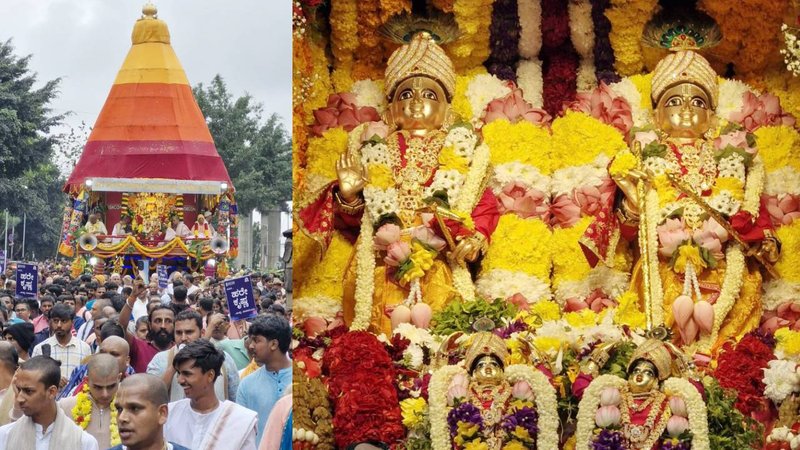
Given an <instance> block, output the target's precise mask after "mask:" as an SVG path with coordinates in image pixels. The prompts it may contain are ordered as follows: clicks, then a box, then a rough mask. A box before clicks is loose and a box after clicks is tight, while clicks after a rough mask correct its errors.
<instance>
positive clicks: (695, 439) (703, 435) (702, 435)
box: [663, 377, 711, 450]
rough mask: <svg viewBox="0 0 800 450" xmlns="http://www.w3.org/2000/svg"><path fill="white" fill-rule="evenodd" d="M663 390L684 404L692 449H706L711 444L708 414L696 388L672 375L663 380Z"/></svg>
mask: <svg viewBox="0 0 800 450" xmlns="http://www.w3.org/2000/svg"><path fill="white" fill-rule="evenodd" d="M663 391H664V393H666V394H667V395H669V396H678V397H680V398H682V399H683V401H684V403H685V404H686V409H687V411H688V413H689V417H688V418H689V430H691V432H692V450H708V449H709V448H710V446H711V444H710V442H709V439H708V414H707V412H706V404H705V402H704V401H703V397H702V396H701V395H700V392H698V391H697V388H696V387H695V386H694V385H693V384H692V383H690V382H689V381H688V380H686V379H684V378H678V377H672V378H667V379H666V380H665V381H664V387H663ZM671 404H672V403H670V405H671Z"/></svg>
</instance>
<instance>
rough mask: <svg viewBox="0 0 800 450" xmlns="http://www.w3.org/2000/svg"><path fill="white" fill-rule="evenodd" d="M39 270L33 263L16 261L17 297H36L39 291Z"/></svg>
mask: <svg viewBox="0 0 800 450" xmlns="http://www.w3.org/2000/svg"><path fill="white" fill-rule="evenodd" d="M38 287H39V271H38V270H37V269H36V265H35V264H24V263H17V292H16V294H17V297H22V298H36V297H38V292H39V289H38Z"/></svg>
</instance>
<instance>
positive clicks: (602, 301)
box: [586, 289, 617, 313]
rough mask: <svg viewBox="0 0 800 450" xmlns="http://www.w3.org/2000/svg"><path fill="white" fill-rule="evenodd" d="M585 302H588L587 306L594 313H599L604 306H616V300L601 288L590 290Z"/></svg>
mask: <svg viewBox="0 0 800 450" xmlns="http://www.w3.org/2000/svg"><path fill="white" fill-rule="evenodd" d="M586 304H588V305H589V308H591V309H592V311H594V312H596V313H599V312H600V311H602V310H604V309H606V308H616V307H617V302H616V301H614V300H612V299H610V298H608V296H607V295H606V294H605V292H603V290H602V289H595V290H594V291H592V293H591V294H589V296H588V297H586Z"/></svg>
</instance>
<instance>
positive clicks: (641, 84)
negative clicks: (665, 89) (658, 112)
mask: <svg viewBox="0 0 800 450" xmlns="http://www.w3.org/2000/svg"><path fill="white" fill-rule="evenodd" d="M647 1H649V0H647ZM629 79H630V80H631V82H633V84H634V86H636V90H637V91H639V94H640V95H641V97H642V103H641V105H639V106H640V107H641V108H642V109H645V110H647V111H651V110H652V109H653V103H652V102H651V101H650V89H651V87H652V81H653V74H652V73H648V74H644V75H634V76H632V77H630V78H629Z"/></svg>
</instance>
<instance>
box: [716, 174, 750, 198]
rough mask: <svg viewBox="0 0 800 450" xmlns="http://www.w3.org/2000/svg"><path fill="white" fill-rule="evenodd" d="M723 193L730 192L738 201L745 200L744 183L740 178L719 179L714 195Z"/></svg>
mask: <svg viewBox="0 0 800 450" xmlns="http://www.w3.org/2000/svg"><path fill="white" fill-rule="evenodd" d="M722 191H728V192H729V193H730V194H731V196H732V197H733V198H735V199H736V200H739V201H741V200H744V183H743V182H742V180H740V179H738V178H734V177H719V178H717V181H716V183H714V190H713V193H712V195H719V194H720V193H721V192H722Z"/></svg>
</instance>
